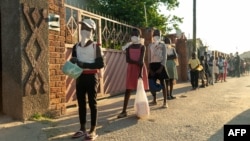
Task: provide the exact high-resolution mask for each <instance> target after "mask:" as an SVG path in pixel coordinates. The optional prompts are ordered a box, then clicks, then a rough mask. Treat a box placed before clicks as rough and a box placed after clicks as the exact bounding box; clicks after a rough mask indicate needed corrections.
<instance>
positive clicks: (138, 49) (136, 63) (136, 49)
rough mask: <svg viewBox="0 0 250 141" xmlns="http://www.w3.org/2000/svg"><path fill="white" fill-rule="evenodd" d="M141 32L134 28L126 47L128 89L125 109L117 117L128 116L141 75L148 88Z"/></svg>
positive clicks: (145, 86)
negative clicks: (129, 104) (132, 97)
mask: <svg viewBox="0 0 250 141" xmlns="http://www.w3.org/2000/svg"><path fill="white" fill-rule="evenodd" d="M140 36H141V32H140V31H139V30H138V29H133V30H132V33H131V41H132V42H131V43H130V44H128V46H127V47H126V48H123V49H124V50H126V62H127V64H128V66H127V76H126V91H125V95H124V102H123V109H122V112H121V113H120V114H119V115H118V116H117V118H124V117H126V116H127V106H128V101H129V98H130V95H131V91H132V90H136V89H137V82H138V78H139V77H141V78H142V80H143V84H144V89H145V90H148V89H149V88H148V78H147V76H148V74H147V68H146V65H145V62H144V58H145V51H146V47H145V46H144V45H142V44H141V38H140Z"/></svg>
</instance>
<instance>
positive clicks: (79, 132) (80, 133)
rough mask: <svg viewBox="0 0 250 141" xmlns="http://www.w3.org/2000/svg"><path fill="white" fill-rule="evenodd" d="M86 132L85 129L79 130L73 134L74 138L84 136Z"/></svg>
mask: <svg viewBox="0 0 250 141" xmlns="http://www.w3.org/2000/svg"><path fill="white" fill-rule="evenodd" d="M86 134H87V133H86V132H85V131H82V130H79V131H77V132H75V134H74V135H73V136H72V138H80V137H82V136H86Z"/></svg>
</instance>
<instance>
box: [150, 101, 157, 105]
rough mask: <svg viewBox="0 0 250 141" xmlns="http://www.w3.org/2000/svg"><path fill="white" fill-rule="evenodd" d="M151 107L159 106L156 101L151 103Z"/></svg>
mask: <svg viewBox="0 0 250 141" xmlns="http://www.w3.org/2000/svg"><path fill="white" fill-rule="evenodd" d="M149 105H151V106H154V105H157V102H156V101H151V102H149Z"/></svg>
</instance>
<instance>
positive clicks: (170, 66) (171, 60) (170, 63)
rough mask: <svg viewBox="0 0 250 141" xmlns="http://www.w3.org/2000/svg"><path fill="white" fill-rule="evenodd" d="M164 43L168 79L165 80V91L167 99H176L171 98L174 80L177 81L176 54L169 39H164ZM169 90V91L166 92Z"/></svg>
mask: <svg viewBox="0 0 250 141" xmlns="http://www.w3.org/2000/svg"><path fill="white" fill-rule="evenodd" d="M164 42H165V44H166V48H167V50H166V51H167V64H166V65H167V72H168V76H169V79H166V90H167V99H168V100H171V99H175V98H176V97H175V96H173V87H174V80H178V73H177V68H176V61H175V60H176V59H177V57H178V54H177V52H176V49H175V48H174V47H173V46H172V45H171V40H170V39H169V38H165V39H164ZM168 88H169V91H168Z"/></svg>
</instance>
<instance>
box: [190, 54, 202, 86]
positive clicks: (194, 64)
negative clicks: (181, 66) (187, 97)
mask: <svg viewBox="0 0 250 141" xmlns="http://www.w3.org/2000/svg"><path fill="white" fill-rule="evenodd" d="M199 65H200V60H199V59H198V58H197V56H196V53H195V52H193V53H192V58H190V59H189V61H188V66H189V69H190V77H191V85H192V88H193V90H196V89H197V88H198V83H199V70H198V67H199Z"/></svg>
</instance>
